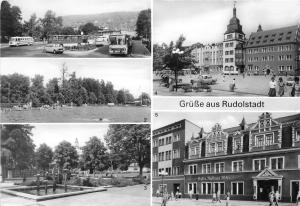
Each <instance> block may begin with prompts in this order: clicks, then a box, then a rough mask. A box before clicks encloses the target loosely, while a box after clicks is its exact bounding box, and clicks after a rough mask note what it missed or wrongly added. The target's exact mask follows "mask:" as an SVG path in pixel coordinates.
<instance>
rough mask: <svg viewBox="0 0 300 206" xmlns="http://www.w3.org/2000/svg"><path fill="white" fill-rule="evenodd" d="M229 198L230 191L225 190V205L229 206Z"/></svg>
mask: <svg viewBox="0 0 300 206" xmlns="http://www.w3.org/2000/svg"><path fill="white" fill-rule="evenodd" d="M229 200H230V192H229V191H227V193H226V206H229Z"/></svg>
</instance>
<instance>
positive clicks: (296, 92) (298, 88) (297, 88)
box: [291, 77, 300, 97]
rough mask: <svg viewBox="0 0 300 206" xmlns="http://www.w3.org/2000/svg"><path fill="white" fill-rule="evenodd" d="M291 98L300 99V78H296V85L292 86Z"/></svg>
mask: <svg viewBox="0 0 300 206" xmlns="http://www.w3.org/2000/svg"><path fill="white" fill-rule="evenodd" d="M291 96H292V97H299V96H300V84H299V77H295V78H294V83H293V85H292V91H291Z"/></svg>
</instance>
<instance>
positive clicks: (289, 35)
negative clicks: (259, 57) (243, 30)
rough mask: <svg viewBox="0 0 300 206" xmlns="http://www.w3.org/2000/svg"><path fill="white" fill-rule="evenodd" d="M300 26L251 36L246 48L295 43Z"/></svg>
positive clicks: (259, 32)
mask: <svg viewBox="0 0 300 206" xmlns="http://www.w3.org/2000/svg"><path fill="white" fill-rule="evenodd" d="M299 32H300V31H299V26H298V25H295V26H289V27H283V28H278V29H272V30H267V31H258V32H254V33H251V34H250V37H249V39H248V40H247V42H246V48H249V47H257V46H264V45H275V44H286V43H295V42H296V41H297V36H299Z"/></svg>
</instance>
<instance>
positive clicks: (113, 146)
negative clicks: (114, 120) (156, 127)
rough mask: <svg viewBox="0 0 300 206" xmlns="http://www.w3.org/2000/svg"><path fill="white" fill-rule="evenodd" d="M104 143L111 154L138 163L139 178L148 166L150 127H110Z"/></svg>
mask: <svg viewBox="0 0 300 206" xmlns="http://www.w3.org/2000/svg"><path fill="white" fill-rule="evenodd" d="M105 141H106V144H107V146H108V148H109V149H110V150H111V153H112V154H120V156H122V157H123V160H124V159H125V160H127V161H129V162H131V163H132V162H136V163H138V165H139V167H140V176H142V174H143V168H144V167H145V166H148V167H149V166H150V125H116V124H115V125H110V126H109V130H108V132H107V134H106V136H105ZM124 157H125V158H124Z"/></svg>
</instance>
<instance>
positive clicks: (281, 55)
mask: <svg viewBox="0 0 300 206" xmlns="http://www.w3.org/2000/svg"><path fill="white" fill-rule="evenodd" d="M299 60H300V29H299V26H297V25H296V26H289V27H284V28H278V29H272V30H267V31H263V30H262V27H261V25H259V27H258V30H257V32H255V33H252V34H251V35H250V37H249V39H248V40H247V43H246V45H245V66H246V71H247V72H248V73H252V74H257V75H266V74H267V75H268V74H276V75H299V74H300V64H299Z"/></svg>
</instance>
